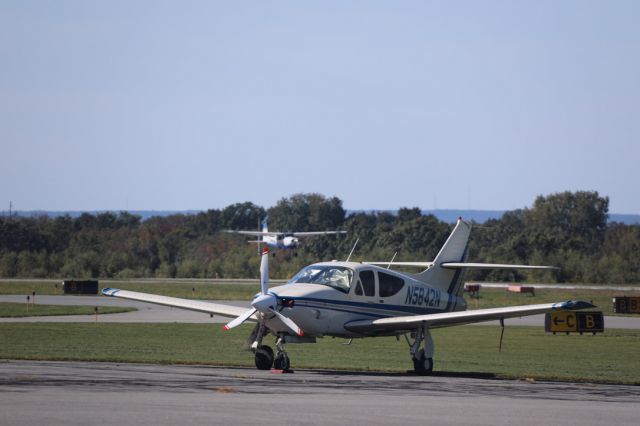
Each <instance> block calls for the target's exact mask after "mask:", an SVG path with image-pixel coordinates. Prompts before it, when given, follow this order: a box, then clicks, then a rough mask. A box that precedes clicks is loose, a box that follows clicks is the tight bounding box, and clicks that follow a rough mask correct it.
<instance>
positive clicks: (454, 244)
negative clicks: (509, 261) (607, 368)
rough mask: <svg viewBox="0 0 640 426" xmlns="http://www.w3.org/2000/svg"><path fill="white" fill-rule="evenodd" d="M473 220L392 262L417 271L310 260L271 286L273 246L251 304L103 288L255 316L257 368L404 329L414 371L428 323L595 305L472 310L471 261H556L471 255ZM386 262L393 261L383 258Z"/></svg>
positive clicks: (427, 338) (425, 346) (428, 342)
mask: <svg viewBox="0 0 640 426" xmlns="http://www.w3.org/2000/svg"><path fill="white" fill-rule="evenodd" d="M470 231H471V225H470V224H469V223H467V222H464V221H463V220H461V219H460V220H458V223H457V224H456V226H455V228H454V229H453V231H452V233H451V235H450V236H449V238H448V239H447V241H446V242H445V244H444V245H443V247H442V248H441V249H440V252H439V253H438V255H437V256H436V258H435V259H434V260H433V261H432V262H392V263H391V265H399V266H400V265H401V266H419V267H423V268H425V269H424V270H423V271H422V272H420V273H417V274H410V273H406V272H399V271H394V270H389V269H386V268H382V267H380V266H377V264H378V262H370V263H366V262H337V261H333V262H322V263H316V264H313V265H309V266H307V267H305V268H303V269H302V270H301V271H300V272H298V273H297V274H296V275H295V276H294V277H293V278H292V279H291V280H290V281H289V282H288V283H287V284H285V285H281V286H277V287H273V288H269V285H268V279H269V278H268V275H269V272H268V271H269V263H268V262H269V260H268V258H269V256H268V253H269V250H268V248H267V247H264V248H263V250H262V259H261V264H260V277H261V278H260V293H259V294H257V295H256V296H255V297H254V299H253V301H252V302H251V308H249V309H248V310H247V309H244V308H240V307H234V306H227V305H224V304H218V303H211V302H203V301H196V300H188V299H180V298H175V297H166V296H158V295H153V294H146V293H138V292H132V291H126V290H118V289H110V288H107V289H104V290H103V291H102V293H103V294H104V295H106V296H113V297H121V298H124V299H132V300H138V301H143V302H149V303H157V304H160V305H167V306H174V307H178V308H184V309H190V310H194V311H200V312H206V313H208V314H218V315H223V316H228V317H232V318H235V319H233V320H231V321H230V322H229V323H227V324H226V325H225V329H230V328H233V327H236V326H238V325H240V324H242V323H243V322H245V321H252V322H257V325H256V327H255V328H254V330H253V333H252V335H251V337H250V339H251V341H252V342H253V343H252V344H251V349H252V350H253V352H254V354H255V364H256V367H257V368H258V369H262V370H266V369H270V368H272V367H273V368H276V369H282V370H287V369H288V368H289V364H290V361H289V357H288V355H287V353H286V351H285V344H286V343H314V342H315V341H316V338H320V337H324V336H334V337H344V338H362V337H375V336H394V335H395V336H400V335H405V337H406V340H407V343H408V344H409V353H410V355H411V358H412V360H413V365H414V369H415V372H416V373H417V374H420V375H426V374H430V373H431V371H432V370H433V354H434V343H433V339H432V338H431V333H430V330H431V329H434V328H439V327H449V326H454V325H462V324H470V323H477V322H483V321H490V320H500V322H501V324H502V325H503V326H504V320H505V319H506V318H513V317H522V316H527V315H535V314H541V313H546V312H552V311H554V310H577V309H584V308H591V307H593V305H592V304H590V303H587V302H581V301H566V302H559V303H543V304H533V305H521V306H510V307H503V308H491V309H478V310H470V311H467V310H466V308H467V303H466V302H465V300H464V298H463V289H464V271H465V270H466V269H473V268H506V269H557V268H552V267H549V266H530V265H503V264H481V263H467V262H466V258H467V243H468V239H469V234H470ZM380 263H381V264H383V265H385V266H388V265H389V262H380ZM269 334H271V335H273V336H274V337H275V338H276V353H275V355H274V352H273V350H272V349H271V348H270V347H269V346H267V345H263V338H264V337H265V336H267V335H269Z"/></svg>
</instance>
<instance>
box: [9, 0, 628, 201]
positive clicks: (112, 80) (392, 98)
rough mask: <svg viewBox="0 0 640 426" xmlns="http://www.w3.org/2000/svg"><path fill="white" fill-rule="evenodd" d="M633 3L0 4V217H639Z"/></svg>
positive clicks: (305, 2)
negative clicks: (336, 202) (287, 201)
mask: <svg viewBox="0 0 640 426" xmlns="http://www.w3.org/2000/svg"><path fill="white" fill-rule="evenodd" d="M638 22H640V2H637V1H607V2H605V1H587V0H580V1H570V0H567V1H555V0H554V1H545V0H536V1H524V0H522V1H480V0H478V1H440V2H432V1H322V2H311V1H268V2H265V1H244V2H223V1H201V2H200V1H172V2H166V1H115V0H112V1H84V0H83V1H64V0H57V1H27V2H25V1H9V0H1V1H0V210H7V209H8V206H9V203H10V202H11V203H12V204H13V208H14V209H19V210H186V209H197V210H199V209H208V208H224V207H225V206H227V205H230V204H232V203H236V202H244V201H251V202H254V203H255V204H258V205H261V206H263V207H266V208H268V207H270V206H273V205H275V204H276V203H277V201H278V200H280V199H281V198H283V197H288V196H290V195H292V194H295V193H300V192H303V193H310V192H317V193H321V194H324V195H325V196H328V197H332V196H336V197H338V198H340V199H341V200H342V201H343V205H344V207H345V208H347V209H397V208H399V207H414V206H416V207H420V208H423V209H433V208H438V209H453V208H456V209H479V210H511V209H516V208H522V207H526V206H531V205H532V203H533V201H534V199H535V197H536V196H538V195H547V194H551V193H556V192H561V191H567V190H568V191H577V190H589V191H598V192H599V193H600V194H601V195H603V196H608V197H610V204H609V210H610V212H613V213H640V187H639V184H640V172H639V170H640V167H638V163H639V160H640V25H638Z"/></svg>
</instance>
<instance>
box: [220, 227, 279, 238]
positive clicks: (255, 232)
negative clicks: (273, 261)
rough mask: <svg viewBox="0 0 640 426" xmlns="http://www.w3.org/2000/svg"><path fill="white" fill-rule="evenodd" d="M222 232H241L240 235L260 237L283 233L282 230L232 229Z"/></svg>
mask: <svg viewBox="0 0 640 426" xmlns="http://www.w3.org/2000/svg"><path fill="white" fill-rule="evenodd" d="M222 232H226V233H227V234H242V235H251V236H254V237H262V236H269V237H277V236H278V235H283V233H282V232H265V231H235V230H233V229H227V230H225V231H222Z"/></svg>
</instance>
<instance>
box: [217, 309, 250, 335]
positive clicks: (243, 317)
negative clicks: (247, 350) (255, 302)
mask: <svg viewBox="0 0 640 426" xmlns="http://www.w3.org/2000/svg"><path fill="white" fill-rule="evenodd" d="M255 313H256V308H251V309H249V310H248V311H246V312H245V313H244V314H242V315H240V316H239V317H238V318H236V319H233V320H231V321H229V322H228V323H227V324H226V325H225V326H224V329H225V330H230V329H232V328H233V327H237V326H239V325H240V324H242V323H243V322H245V321H246V320H248V319H249V317H250V316H251V315H253V314H255Z"/></svg>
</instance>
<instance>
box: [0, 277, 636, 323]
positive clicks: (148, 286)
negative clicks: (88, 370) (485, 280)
mask: <svg viewBox="0 0 640 426" xmlns="http://www.w3.org/2000/svg"><path fill="white" fill-rule="evenodd" d="M55 284H58V289H56V288H55V287H54V286H55ZM102 284H103V286H104V287H107V286H111V287H116V288H120V289H123V290H131V291H139V292H143V293H154V294H160V295H163V296H173V297H182V298H188V299H205V300H250V299H251V298H252V297H253V295H254V294H256V292H258V291H259V287H258V282H257V281H256V283H255V284H246V283H237V284H218V283H213V282H211V283H203V282H182V281H172V280H167V281H163V280H154V281H149V280H137V281H136V280H130V281H115V282H114V281H110V282H108V283H107V284H104V282H102ZM193 289H195V291H193ZM33 291H35V292H36V294H42V295H52V294H61V293H62V290H61V288H60V285H59V283H58V282H57V281H56V282H54V281H11V280H3V281H0V295H2V294H25V295H27V294H31V293H32V292H33ZM625 293H627V294H632V293H630V292H621V291H612V290H589V289H577V290H565V289H546V288H545V289H536V295H535V296H531V295H528V294H519V293H510V292H507V291H506V289H500V288H482V289H481V290H480V298H479V299H473V298H470V297H469V296H468V295H466V296H465V297H466V298H467V303H468V305H469V309H482V308H493V307H499V306H514V305H525V304H532V303H546V302H562V301H565V300H585V301H592V302H593V303H594V304H595V305H597V306H598V309H600V310H602V312H603V313H604V314H605V315H614V312H613V302H612V300H611V299H612V298H613V297H614V296H620V295H623V294H625ZM633 294H638V293H637V292H634V293H633Z"/></svg>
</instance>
